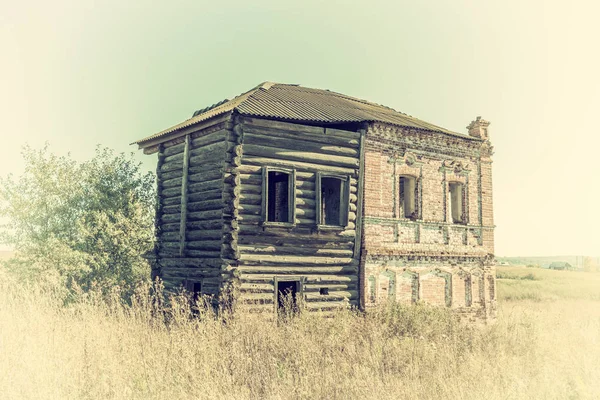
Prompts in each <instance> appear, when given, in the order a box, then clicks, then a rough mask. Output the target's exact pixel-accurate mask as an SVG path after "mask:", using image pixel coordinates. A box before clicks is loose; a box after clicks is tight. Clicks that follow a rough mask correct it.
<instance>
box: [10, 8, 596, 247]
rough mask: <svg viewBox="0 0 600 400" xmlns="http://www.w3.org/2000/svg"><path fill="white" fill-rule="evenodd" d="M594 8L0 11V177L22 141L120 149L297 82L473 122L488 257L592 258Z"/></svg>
mask: <svg viewBox="0 0 600 400" xmlns="http://www.w3.org/2000/svg"><path fill="white" fill-rule="evenodd" d="M596 4H597V2H595V1H578V0H573V1H569V2H559V1H552V2H548V1H546V2H545V1H527V0H520V1H514V0H508V1H507V0H503V1H462V0H452V1H446V0H440V1H419V2H417V1H390V2H381V1H368V2H367V1H365V2H352V1H327V2H325V1H306V0H305V1H298V2H291V1H281V0H279V1H247V0H246V1H222V2H216V1H210V2H209V1H206V2H204V1H198V0H196V1H169V2H165V3H163V4H159V3H158V2H155V1H152V2H151V1H112V0H110V1H101V2H100V1H85V0H79V1H64V0H54V1H52V2H50V1H43V2H42V1H38V2H36V1H29V2H18V1H14V0H11V1H7V0H0V49H2V53H1V54H2V59H1V62H0V123H1V130H0V135H1V138H2V148H1V154H0V174H1V175H5V174H6V173H15V174H19V173H20V172H21V171H22V168H23V165H22V162H21V158H20V154H19V151H20V148H21V147H22V146H23V145H24V144H26V143H29V144H30V145H32V146H35V147H41V146H43V144H44V142H45V141H48V142H49V143H50V145H51V149H52V150H53V151H54V152H56V153H59V154H65V153H67V152H71V154H72V155H73V156H74V157H75V158H77V159H80V160H84V159H86V158H89V157H91V156H92V154H93V151H94V148H95V146H96V145H97V144H102V145H105V146H108V147H111V148H114V149H117V150H119V151H136V149H135V147H134V146H129V143H131V142H132V141H134V140H136V139H140V138H142V137H145V136H148V135H150V134H153V133H155V132H157V131H160V130H162V129H164V128H167V127H169V126H171V125H174V124H176V123H178V122H180V121H182V120H184V119H186V118H189V117H190V116H191V115H192V112H193V111H194V110H196V109H198V108H203V107H205V106H208V105H211V104H213V103H215V102H217V101H220V100H222V99H224V98H231V97H233V96H235V95H237V94H239V93H241V92H244V91H246V90H248V89H250V88H252V87H254V86H256V85H257V84H259V83H260V82H263V81H276V82H282V83H298V84H301V85H304V86H308V87H316V88H321V89H330V90H333V91H337V92H341V93H344V94H348V95H350V96H355V97H359V98H363V99H366V100H370V101H373V102H376V103H380V104H384V105H387V106H390V107H393V108H395V109H396V110H399V111H402V112H405V113H408V114H410V115H413V116H416V117H419V118H421V119H424V120H426V121H429V122H432V123H435V124H437V125H440V126H443V127H446V128H448V129H452V130H455V131H458V132H464V133H466V129H465V127H466V126H467V124H468V123H469V122H470V121H471V120H473V119H474V118H475V117H476V116H478V115H481V116H482V117H483V118H484V119H487V120H489V121H491V126H490V134H491V138H492V142H493V145H494V147H495V152H496V154H495V156H494V160H495V162H494V166H493V168H494V172H493V174H494V175H493V177H494V209H495V219H496V225H497V229H496V255H499V256H511V255H530V256H533V255H566V254H572V255H600V233H599V232H598V229H597V227H598V226H600V188H599V184H598V183H599V179H598V177H599V176H600V163H599V162H598V161H597V160H596V156H597V154H598V152H599V151H600V131H599V128H598V124H599V123H598V119H599V114H600V113H599V110H600V78H599V76H600V55H599V52H600V51H599V44H598V43H599V42H600V28H599V26H600V24H599V23H598V21H597V19H598V16H599V15H600V6H598V5H596ZM137 157H139V159H140V160H143V161H144V163H145V166H147V168H148V169H154V164H155V161H156V159H155V156H144V155H143V154H142V153H141V152H137Z"/></svg>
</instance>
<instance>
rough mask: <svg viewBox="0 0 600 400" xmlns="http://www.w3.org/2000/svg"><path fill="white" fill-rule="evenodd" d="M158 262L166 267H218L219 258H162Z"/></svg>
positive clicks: (219, 263)
mask: <svg viewBox="0 0 600 400" xmlns="http://www.w3.org/2000/svg"><path fill="white" fill-rule="evenodd" d="M160 264H161V266H163V267H167V268H210V269H220V265H221V261H220V260H203V259H199V258H185V257H177V258H163V259H162V260H160Z"/></svg>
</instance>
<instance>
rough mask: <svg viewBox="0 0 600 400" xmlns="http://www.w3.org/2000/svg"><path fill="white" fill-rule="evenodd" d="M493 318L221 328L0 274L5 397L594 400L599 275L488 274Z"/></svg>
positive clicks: (385, 314) (417, 317) (340, 318)
mask: <svg viewBox="0 0 600 400" xmlns="http://www.w3.org/2000/svg"><path fill="white" fill-rule="evenodd" d="M498 276H499V278H500V279H499V280H498V295H499V313H498V319H497V321H496V322H495V323H493V324H488V325H478V326H469V325H465V324H462V323H458V322H457V321H456V319H455V318H454V317H453V315H452V314H450V313H448V312H446V311H445V310H442V309H431V308H428V307H422V306H416V307H409V308H401V307H389V308H386V309H382V310H380V311H378V312H376V313H372V314H369V315H366V316H365V315H360V314H353V313H350V312H347V313H340V314H339V315H337V316H335V317H334V318H329V319H324V318H320V317H319V316H318V315H302V316H301V317H299V318H296V319H294V320H293V321H292V322H290V323H287V324H279V325H278V324H276V323H274V322H268V321H264V320H256V319H252V318H250V317H241V318H238V319H236V320H232V321H228V322H227V323H226V324H224V323H221V322H216V321H214V320H212V319H210V318H204V320H203V321H202V322H199V321H198V320H190V319H188V318H186V317H185V316H183V315H175V316H174V318H173V320H172V322H171V324H170V325H169V326H165V324H164V323H162V322H158V321H157V320H156V319H155V318H153V317H152V307H151V305H150V304H145V303H140V304H136V305H134V306H133V307H127V306H123V305H120V304H119V303H118V302H112V303H110V302H109V303H106V302H103V301H99V300H98V299H96V298H94V297H93V296H88V297H83V298H82V299H81V300H80V301H78V302H77V303H75V304H71V305H70V306H68V307H64V306H62V305H61V304H60V302H59V301H58V300H57V299H56V298H54V297H53V296H52V295H51V294H50V293H48V292H47V291H42V290H40V289H39V288H32V287H30V288H26V287H23V286H21V285H20V284H18V283H16V282H14V281H13V280H11V278H10V277H9V276H8V275H6V274H4V275H3V274H2V271H1V270H0V397H1V398H7V399H79V398H84V399H113V398H114V399H147V398H150V399H164V398H172V399H190V398H211V399H213V398H216V399H221V398H222V399H225V398H227V399H250V398H272V399H289V398H298V399H309V398H310V399H349V398H351V399H353V398H369V399H397V398H408V399H486V400H488V399H598V398H600V296H599V292H600V274H593V273H581V272H570V271H566V272H563V271H548V270H540V269H531V268H518V267H500V268H499V269H498Z"/></svg>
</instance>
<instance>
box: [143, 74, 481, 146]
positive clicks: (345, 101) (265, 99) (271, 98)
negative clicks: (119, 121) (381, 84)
mask: <svg viewBox="0 0 600 400" xmlns="http://www.w3.org/2000/svg"><path fill="white" fill-rule="evenodd" d="M231 111H237V112H238V113H239V114H241V115H247V116H255V117H265V118H275V119H281V120H287V121H292V122H308V123H317V124H318V123H323V124H339V123H351V122H384V123H389V124H393V125H398V126H403V127H408V128H415V129H422V130H427V131H432V132H440V133H445V134H449V135H453V136H460V137H464V138H471V137H470V136H468V135H465V134H461V133H457V132H452V131H449V130H447V129H445V128H442V127H439V126H437V125H433V124H430V123H429V122H425V121H422V120H420V119H418V118H414V117H412V116H410V115H407V114H404V113H401V112H399V111H396V110H394V109H392V108H389V107H385V106H382V105H379V104H375V103H371V102H368V101H365V100H360V99H357V98H354V97H350V96H346V95H344V94H341V93H336V92H331V91H329V90H323V89H312V88H307V87H302V86H299V85H290V84H281V83H273V82H265V83H262V84H260V85H258V86H256V87H255V88H253V89H251V90H249V91H248V92H246V93H243V94H241V95H239V96H237V97H235V98H234V99H232V100H223V101H222V102H219V103H217V104H214V105H213V106H211V107H207V108H205V109H202V110H198V111H196V112H195V113H194V115H193V116H192V118H190V119H188V120H186V121H184V122H181V123H180V124H177V125H175V126H172V127H171V128H168V129H165V130H163V131H161V132H159V133H157V134H154V135H152V136H149V137H147V138H144V139H141V140H138V141H137V142H134V143H135V144H138V145H140V147H144V143H147V142H149V141H154V139H157V138H160V137H162V136H166V135H168V134H170V133H172V132H175V131H177V130H179V129H182V128H186V127H189V126H192V125H194V124H197V123H199V122H202V121H206V120H208V119H210V118H212V117H215V116H218V115H222V114H225V113H227V112H231Z"/></svg>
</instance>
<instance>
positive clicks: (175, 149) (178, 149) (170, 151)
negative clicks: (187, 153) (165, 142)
mask: <svg viewBox="0 0 600 400" xmlns="http://www.w3.org/2000/svg"><path fill="white" fill-rule="evenodd" d="M184 147H185V144H184V143H179V144H175V145H172V146H169V147H165V150H164V153H163V154H164V155H165V157H169V156H172V155H174V154H178V153H183V148H184Z"/></svg>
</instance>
